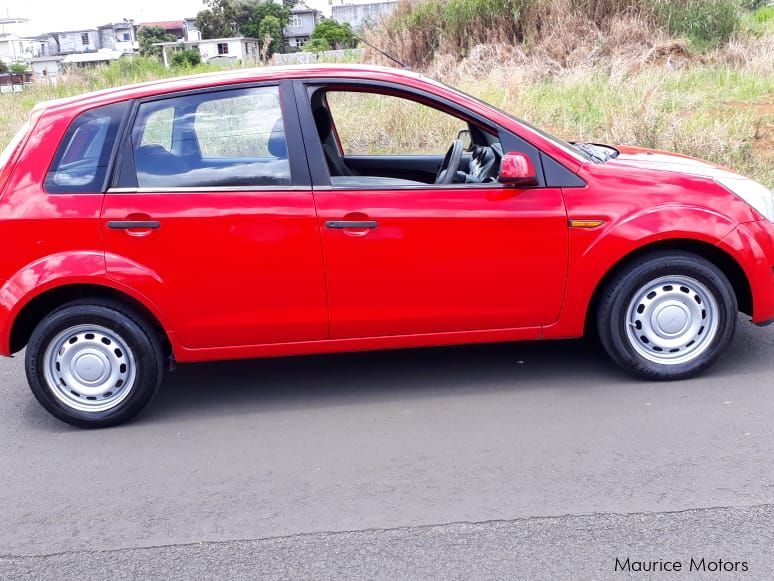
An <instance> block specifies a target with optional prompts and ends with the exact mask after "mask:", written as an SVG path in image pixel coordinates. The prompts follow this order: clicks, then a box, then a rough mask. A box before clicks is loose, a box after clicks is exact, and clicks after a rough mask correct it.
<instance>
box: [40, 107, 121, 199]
mask: <svg viewBox="0 0 774 581" xmlns="http://www.w3.org/2000/svg"><path fill="white" fill-rule="evenodd" d="M126 107H127V105H126V104H125V103H118V104H115V105H108V106H107V107H100V108H98V109H92V110H90V111H86V112H85V113H81V114H80V115H79V116H78V117H77V118H76V119H75V121H73V122H72V124H71V125H70V127H69V128H68V129H67V133H65V136H64V139H62V143H60V144H59V149H58V150H57V152H56V156H55V157H54V163H52V164H51V168H50V169H49V171H48V174H46V183H45V188H46V191H47V192H49V193H51V194H61V193H84V194H86V193H99V192H102V191H104V190H105V187H106V180H107V177H108V176H107V171H108V165H109V163H110V155H111V152H112V151H113V144H114V143H115V140H116V135H117V134H118V127H119V126H120V124H121V119H122V118H123V115H124V112H125V110H126Z"/></svg>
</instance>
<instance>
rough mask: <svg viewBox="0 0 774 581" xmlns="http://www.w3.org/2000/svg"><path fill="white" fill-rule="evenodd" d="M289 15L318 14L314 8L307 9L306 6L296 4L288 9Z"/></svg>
mask: <svg viewBox="0 0 774 581" xmlns="http://www.w3.org/2000/svg"><path fill="white" fill-rule="evenodd" d="M290 12H291V14H306V13H307V12H319V10H317V9H316V8H309V6H307V5H306V4H296V5H295V6H293V8H291V9H290Z"/></svg>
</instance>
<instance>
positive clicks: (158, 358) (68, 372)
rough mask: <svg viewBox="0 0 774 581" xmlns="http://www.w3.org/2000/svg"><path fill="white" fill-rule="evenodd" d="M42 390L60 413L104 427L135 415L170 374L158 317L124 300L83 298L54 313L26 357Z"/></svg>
mask: <svg viewBox="0 0 774 581" xmlns="http://www.w3.org/2000/svg"><path fill="white" fill-rule="evenodd" d="M25 365H26V372H27V380H28V382H29V385H30V389H31V390H32V393H33V395H34V396H35V398H36V399H37V400H38V401H39V402H40V404H41V405H42V406H43V407H44V408H46V410H47V411H48V412H49V413H51V414H52V415H53V416H55V417H57V418H58V419H60V420H62V421H64V422H67V423H68V424H71V425H73V426H77V427H81V428H102V427H107V426H113V425H116V424H120V423H122V422H125V421H127V420H130V419H131V418H133V417H135V416H136V415H137V414H138V413H140V411H141V410H142V409H143V408H144V407H145V406H146V405H147V404H148V402H149V401H150V400H151V398H152V397H153V396H154V394H155V393H156V391H157V390H158V387H159V385H160V384H161V381H162V380H163V378H164V373H165V369H164V351H163V347H162V343H161V340H160V338H159V336H158V334H157V333H156V331H155V330H154V329H153V327H152V326H151V325H149V324H148V323H147V322H145V321H144V320H143V319H142V318H141V317H139V316H137V315H136V314H135V313H133V312H132V311H131V310H130V309H128V308H127V307H125V306H124V305H122V304H120V303H117V302H113V301H107V300H100V299H92V300H79V301H73V302H71V303H68V304H66V305H64V306H62V307H60V308H59V309H57V310H55V311H53V312H52V313H50V314H49V315H47V316H46V317H45V318H44V319H43V320H42V321H41V322H40V324H38V326H37V327H36V328H35V330H34V331H33V332H32V336H31V337H30V340H29V343H28V345H27V353H26V358H25Z"/></svg>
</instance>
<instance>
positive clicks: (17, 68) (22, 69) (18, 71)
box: [11, 63, 29, 75]
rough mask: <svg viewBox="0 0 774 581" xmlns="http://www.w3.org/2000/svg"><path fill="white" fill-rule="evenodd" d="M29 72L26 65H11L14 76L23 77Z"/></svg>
mask: <svg viewBox="0 0 774 581" xmlns="http://www.w3.org/2000/svg"><path fill="white" fill-rule="evenodd" d="M28 70H29V69H28V68H27V65H26V64H25V63H13V64H12V65H11V72H12V73H13V74H14V75H23V74H24V73H26V72H27V71H28Z"/></svg>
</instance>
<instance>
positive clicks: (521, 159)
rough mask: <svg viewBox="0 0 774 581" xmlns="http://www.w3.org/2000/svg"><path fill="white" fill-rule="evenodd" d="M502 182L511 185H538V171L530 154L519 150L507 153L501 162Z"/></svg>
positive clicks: (500, 180)
mask: <svg viewBox="0 0 774 581" xmlns="http://www.w3.org/2000/svg"><path fill="white" fill-rule="evenodd" d="M498 181H499V182H500V183H501V184H508V185H511V186H536V185H538V179H537V172H536V171H535V166H534V165H532V160H531V159H530V158H529V156H527V155H524V154H523V153H521V152H518V151H512V152H510V153H506V154H505V155H504V156H503V160H502V161H501V162H500V177H499V180H498Z"/></svg>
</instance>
